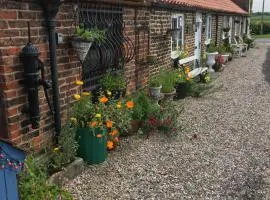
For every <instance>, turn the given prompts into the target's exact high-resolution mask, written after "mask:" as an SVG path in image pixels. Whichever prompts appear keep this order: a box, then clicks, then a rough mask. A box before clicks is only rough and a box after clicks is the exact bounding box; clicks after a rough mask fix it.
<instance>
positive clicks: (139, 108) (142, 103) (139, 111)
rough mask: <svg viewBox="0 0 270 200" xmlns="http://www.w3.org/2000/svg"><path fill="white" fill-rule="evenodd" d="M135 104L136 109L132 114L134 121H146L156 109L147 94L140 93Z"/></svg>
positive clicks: (135, 99)
mask: <svg viewBox="0 0 270 200" xmlns="http://www.w3.org/2000/svg"><path fill="white" fill-rule="evenodd" d="M134 103H135V107H134V109H133V114H132V118H133V119H134V120H139V121H145V120H146V119H147V118H148V116H149V115H150V114H151V113H153V111H154V110H155V108H156V105H154V104H153V102H152V100H151V99H150V98H149V97H148V96H147V94H146V93H145V92H139V93H138V95H137V96H136V97H135V98H134Z"/></svg>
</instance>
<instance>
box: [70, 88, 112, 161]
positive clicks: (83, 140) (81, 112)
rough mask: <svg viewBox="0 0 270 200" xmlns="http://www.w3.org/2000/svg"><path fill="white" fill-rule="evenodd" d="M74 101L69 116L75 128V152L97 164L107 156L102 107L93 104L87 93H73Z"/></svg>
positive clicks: (85, 159)
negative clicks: (76, 148)
mask: <svg viewBox="0 0 270 200" xmlns="http://www.w3.org/2000/svg"><path fill="white" fill-rule="evenodd" d="M74 98H75V99H76V102H75V103H74V106H73V108H72V115H71V116H72V117H71V118H70V120H71V123H72V124H73V127H75V128H76V129H77V131H76V140H77V142H78V151H77V154H78V156H79V157H82V158H83V159H84V161H85V162H86V163H88V164H98V163H101V162H103V161H105V160H106V158H107V149H106V145H107V129H106V127H105V123H104V117H103V115H102V114H103V110H104V109H103V107H102V106H99V105H95V104H93V103H92V101H91V100H90V98H89V95H88V94H86V93H82V96H81V95H79V94H75V95H74Z"/></svg>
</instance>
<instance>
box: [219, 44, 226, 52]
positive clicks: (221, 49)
mask: <svg viewBox="0 0 270 200" xmlns="http://www.w3.org/2000/svg"><path fill="white" fill-rule="evenodd" d="M217 51H218V53H220V54H225V53H227V48H226V47H225V46H224V45H219V46H217Z"/></svg>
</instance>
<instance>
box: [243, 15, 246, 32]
mask: <svg viewBox="0 0 270 200" xmlns="http://www.w3.org/2000/svg"><path fill="white" fill-rule="evenodd" d="M243 22H244V23H243V26H244V27H243V33H244V34H246V32H247V31H246V28H247V18H246V17H244V21H243Z"/></svg>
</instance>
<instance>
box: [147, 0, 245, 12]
mask: <svg viewBox="0 0 270 200" xmlns="http://www.w3.org/2000/svg"><path fill="white" fill-rule="evenodd" d="M148 1H151V2H153V3H158V4H170V5H179V6H183V7H189V8H197V9H205V10H212V11H219V12H228V13H236V14H243V15H247V14H248V13H247V12H246V11H244V10H243V9H242V8H240V7H239V6H238V5H237V4H235V3H234V2H232V1H231V0H148Z"/></svg>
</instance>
